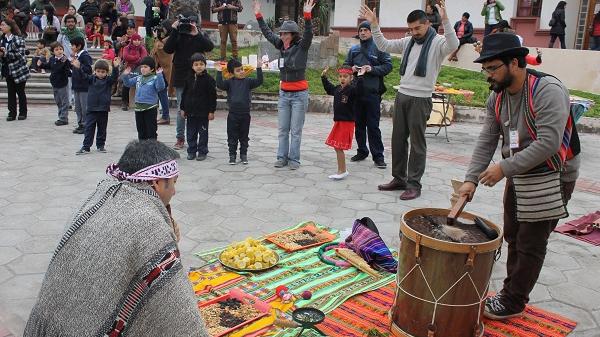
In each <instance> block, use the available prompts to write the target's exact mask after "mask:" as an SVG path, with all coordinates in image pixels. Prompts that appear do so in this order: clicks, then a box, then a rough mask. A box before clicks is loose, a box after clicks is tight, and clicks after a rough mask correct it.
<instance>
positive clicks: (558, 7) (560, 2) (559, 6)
mask: <svg viewBox="0 0 600 337" xmlns="http://www.w3.org/2000/svg"><path fill="white" fill-rule="evenodd" d="M566 5H567V2H566V1H559V2H558V4H557V5H556V8H555V9H554V10H557V9H565V6H566Z"/></svg>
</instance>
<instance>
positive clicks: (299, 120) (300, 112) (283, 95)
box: [277, 90, 308, 164]
mask: <svg viewBox="0 0 600 337" xmlns="http://www.w3.org/2000/svg"><path fill="white" fill-rule="evenodd" d="M277 109H278V110H279V114H278V115H279V118H278V124H279V149H278V150H277V159H278V160H280V159H283V160H288V161H294V162H296V163H298V164H299V163H300V144H301V143H302V127H304V116H305V115H306V110H308V90H303V91H296V92H289V91H283V90H279V103H278V106H277ZM290 134H291V142H290Z"/></svg>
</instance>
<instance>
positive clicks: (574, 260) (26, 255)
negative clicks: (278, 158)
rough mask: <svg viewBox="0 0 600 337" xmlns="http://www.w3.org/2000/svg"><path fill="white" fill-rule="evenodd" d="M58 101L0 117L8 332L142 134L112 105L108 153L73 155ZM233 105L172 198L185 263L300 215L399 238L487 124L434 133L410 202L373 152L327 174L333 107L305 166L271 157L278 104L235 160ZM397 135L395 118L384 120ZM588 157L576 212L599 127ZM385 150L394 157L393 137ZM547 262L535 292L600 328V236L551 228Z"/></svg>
mask: <svg viewBox="0 0 600 337" xmlns="http://www.w3.org/2000/svg"><path fill="white" fill-rule="evenodd" d="M55 111H56V108H55V107H52V106H35V107H31V110H30V114H29V117H30V118H29V119H28V120H26V121H15V122H11V123H7V122H5V121H4V120H2V121H0V144H1V146H2V150H1V151H0V335H3V333H6V331H5V330H3V329H2V326H4V328H5V329H8V330H9V331H11V332H12V333H14V334H15V335H20V334H21V333H22V331H23V328H24V325H25V322H26V320H27V317H28V314H29V311H30V309H31V307H32V306H33V304H34V302H35V299H36V296H37V293H38V291H39V288H40V285H41V282H42V279H43V277H44V272H45V270H46V268H47V264H48V262H49V259H50V256H51V253H52V251H53V250H54V248H55V246H56V244H57V242H58V240H59V238H60V236H61V234H62V231H63V228H64V226H65V225H66V223H67V222H68V221H69V219H70V217H71V215H72V213H73V212H74V211H75V209H76V207H78V205H80V203H81V202H82V201H83V200H84V198H86V197H87V196H88V194H89V193H90V192H91V191H92V190H94V188H95V185H96V183H97V181H98V180H99V179H101V178H103V177H105V175H104V169H105V167H106V166H107V164H109V163H111V162H113V161H116V160H117V159H118V157H119V155H120V154H121V152H122V150H123V148H124V146H125V144H126V143H127V142H128V141H129V140H130V139H132V138H134V137H135V136H136V133H135V125H134V122H133V113H132V112H128V113H124V112H120V111H119V112H116V113H111V115H110V120H109V129H108V144H107V149H108V153H107V154H100V153H94V152H93V153H92V154H90V155H87V156H75V155H74V153H75V151H76V150H77V149H78V148H79V147H80V146H81V141H82V137H81V136H79V135H73V134H72V133H71V127H70V126H68V127H55V126H54V125H53V121H54V120H55V119H56V118H55V117H56V112H55ZM225 116H226V114H225V113H218V114H217V119H216V120H215V121H214V122H212V123H211V126H210V144H209V148H210V151H211V152H210V154H209V158H208V160H207V161H205V162H196V161H193V162H191V161H187V160H185V159H183V160H181V161H180V163H181V165H180V166H181V170H182V174H181V176H180V179H179V182H178V184H177V195H176V196H175V197H174V200H173V207H174V215H175V218H176V219H177V220H178V221H179V223H180V224H181V226H182V233H183V234H184V236H183V238H182V241H181V243H180V245H181V249H182V253H183V256H184V263H185V264H186V265H188V266H193V265H194V264H197V263H198V261H197V260H196V259H195V258H194V257H193V256H192V253H194V252H198V251H201V250H205V249H209V248H213V247H218V246H223V245H226V244H228V243H229V242H231V241H234V240H241V239H244V238H245V237H247V236H258V235H261V234H266V233H269V232H272V231H274V230H277V229H281V228H282V227H284V226H288V225H290V224H295V223H298V222H300V221H303V220H315V221H318V222H319V223H322V224H325V225H330V226H333V227H335V228H340V229H343V228H348V227H350V226H351V225H352V222H353V220H354V219H355V218H358V217H363V216H369V217H371V218H372V219H373V220H374V221H375V223H376V224H377V225H378V227H379V229H380V231H381V232H382V236H383V237H384V239H385V240H386V241H387V243H388V244H389V245H391V246H392V247H394V248H397V247H398V242H399V239H398V230H399V222H400V219H401V216H402V214H403V212H405V211H407V210H410V209H412V208H418V207H448V205H449V202H448V199H449V194H450V192H451V188H450V179H451V178H454V177H457V178H462V177H463V175H464V172H465V168H466V164H467V163H468V160H469V156H470V153H471V151H472V149H473V146H474V140H475V138H476V135H477V134H478V132H479V129H480V126H478V125H475V124H458V125H453V126H452V127H450V128H449V132H450V138H451V142H450V143H446V141H445V140H444V139H443V138H442V137H440V136H438V137H429V139H428V143H429V157H428V163H427V171H426V174H425V177H424V178H423V183H424V187H423V196H422V197H421V198H419V199H417V200H414V201H410V202H401V201H400V200H399V199H398V194H399V193H394V192H386V193H382V192H379V191H377V187H376V186H377V184H379V183H382V182H387V181H388V180H389V179H390V169H389V168H388V169H386V170H380V169H377V168H375V167H373V164H372V162H371V161H368V160H367V161H364V162H361V163H358V164H357V163H349V171H350V172H351V175H350V177H349V178H348V179H346V180H344V181H340V182H332V181H329V180H328V178H327V175H328V174H330V173H332V172H333V171H334V170H335V167H336V166H335V165H336V164H335V154H334V151H333V150H332V149H330V148H329V147H327V146H325V145H324V144H323V141H324V139H325V138H326V136H327V133H328V131H329V128H330V126H331V124H332V122H331V115H324V114H309V115H308V116H307V119H306V125H305V128H304V142H303V144H302V154H303V156H302V164H303V165H302V168H301V169H300V170H298V171H290V170H288V169H274V168H273V167H272V162H273V161H274V159H275V158H274V154H275V151H276V146H277V137H276V133H277V130H276V124H277V120H276V116H275V115H272V114H258V113H257V114H254V116H253V120H252V128H251V142H250V145H251V147H250V153H249V159H250V164H249V165H248V166H242V165H237V166H230V165H227V164H226V158H227V150H226V131H225V130H226V128H225V121H226V119H225ZM71 117H72V118H74V114H72V116H71ZM381 124H382V130H383V134H384V137H385V144H390V140H389V138H390V135H391V120H390V119H387V118H385V119H383V120H382V123H381ZM174 132H175V127H174V126H164V127H160V128H159V139H160V140H162V141H165V142H168V143H172V142H173V140H174ZM581 138H582V142H583V156H584V160H583V168H582V174H581V179H580V182H579V185H578V188H577V191H576V192H575V194H574V195H573V200H572V201H571V203H570V211H571V214H572V217H571V218H574V217H576V216H580V215H583V214H586V213H589V212H592V211H595V210H597V209H598V207H599V206H598V205H599V204H600V171H599V170H598V169H597V168H598V167H600V157H599V156H598V155H597V153H598V149H599V146H598V142H600V137H599V136H593V135H585V134H584V135H582V136H581ZM387 150H388V151H386V156H387V159H388V162H389V161H390V160H391V156H390V154H389V148H388V149H387ZM502 185H503V184H500V186H496V187H495V188H492V189H490V188H482V189H481V190H480V191H478V193H477V195H476V199H475V200H474V202H473V203H472V204H470V205H468V206H467V210H473V211H475V212H477V213H479V214H482V215H485V216H486V217H488V218H490V219H491V220H493V221H495V222H497V223H501V222H500V217H501V200H502V188H503V186H502ZM551 241H552V242H551V243H550V245H549V252H548V256H547V260H546V264H545V267H544V269H543V272H542V275H541V277H540V279H539V282H538V284H537V286H536V288H535V289H534V291H533V294H532V296H531V301H532V303H534V304H536V305H538V306H540V307H542V308H545V309H548V310H551V311H553V312H557V313H560V314H562V315H565V316H567V317H570V318H572V319H574V320H576V321H577V322H578V326H577V329H576V332H575V333H573V336H577V337H583V336H587V337H590V336H600V332H599V331H600V327H599V326H600V291H599V290H598V286H597V285H598V280H599V279H600V259H599V258H598V257H599V255H600V247H593V246H591V245H588V244H584V243H582V242H580V241H577V240H573V239H570V238H568V237H565V236H562V235H556V234H553V235H552V237H551ZM505 256H506V254H504V255H503V258H502V259H501V260H500V262H499V263H498V264H497V265H496V267H495V268H494V273H493V280H492V290H498V287H499V286H500V284H501V281H502V278H503V276H504V272H505V264H504V261H505Z"/></svg>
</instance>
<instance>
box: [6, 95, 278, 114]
mask: <svg viewBox="0 0 600 337" xmlns="http://www.w3.org/2000/svg"><path fill="white" fill-rule="evenodd" d="M7 98H8V94H7V93H6V92H5V90H2V92H0V103H2V104H6V102H7ZM169 101H170V105H171V108H174V107H175V105H176V99H175V98H174V97H171V98H169ZM27 104H28V105H31V104H54V96H53V95H52V93H51V92H50V93H32V94H29V91H27ZM111 105H112V106H120V105H121V97H112V99H111ZM217 110H227V100H226V99H222V98H220V99H217ZM251 110H252V111H277V101H268V100H254V101H252V106H251Z"/></svg>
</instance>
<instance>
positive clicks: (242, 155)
mask: <svg viewBox="0 0 600 337" xmlns="http://www.w3.org/2000/svg"><path fill="white" fill-rule="evenodd" d="M240 160H241V161H242V164H244V165H248V156H247V155H245V154H241V155H240Z"/></svg>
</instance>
